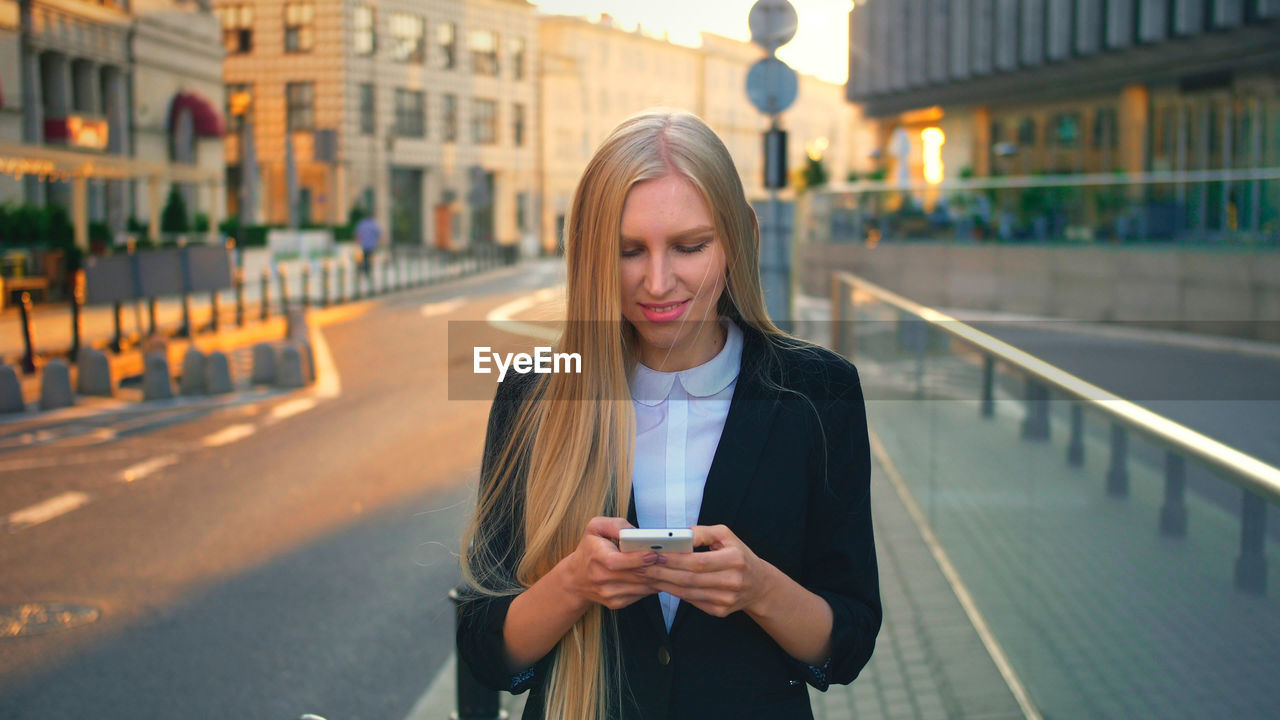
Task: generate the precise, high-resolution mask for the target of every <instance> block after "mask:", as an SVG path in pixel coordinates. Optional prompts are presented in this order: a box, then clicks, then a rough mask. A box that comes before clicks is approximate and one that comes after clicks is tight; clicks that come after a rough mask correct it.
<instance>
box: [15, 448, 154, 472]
mask: <svg viewBox="0 0 1280 720" xmlns="http://www.w3.org/2000/svg"><path fill="white" fill-rule="evenodd" d="M137 455H138V452H137V451H136V450H117V451H115V452H105V453H104V452H92V453H76V454H70V455H68V454H62V455H55V456H52V457H35V458H23V459H21V460H8V461H5V462H0V473H6V472H23V471H27V470H38V469H40V468H50V467H59V466H63V465H76V464H82V463H98V462H107V461H112V460H129V459H132V458H134V457H137Z"/></svg>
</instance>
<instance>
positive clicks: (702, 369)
mask: <svg viewBox="0 0 1280 720" xmlns="http://www.w3.org/2000/svg"><path fill="white" fill-rule="evenodd" d="M720 324H721V325H722V326H727V327H726V335H725V341H724V347H722V348H720V352H718V353H716V356H715V357H713V358H711V359H710V360H708V361H706V362H705V363H702V364H701V365H698V366H696V367H691V368H689V369H688V370H680V371H678V372H659V371H657V370H654V369H652V368H649V367H646V366H645V365H644V364H642V363H639V362H637V363H636V368H635V371H634V372H632V373H631V380H630V386H631V399H632V400H634V401H636V402H638V403H640V404H641V405H648V406H650V407H653V406H655V405H660V404H662V403H663V402H664V401H666V399H667V396H668V395H670V394H671V386H672V385H673V384H674V383H675V381H676V379H677V378H678V379H679V380H680V386H681V387H683V388H684V391H685V392H687V393H689V395H691V396H693V397H711V396H712V395H715V394H716V393H718V392H720V391H721V390H724V389H725V388H727V387H729V384H730V383H732V382H733V381H734V380H735V379H736V378H737V377H738V368H739V367H740V366H741V364H742V331H741V330H739V329H738V326H737V324H736V323H734V322H733V321H732V320H729V319H727V318H720Z"/></svg>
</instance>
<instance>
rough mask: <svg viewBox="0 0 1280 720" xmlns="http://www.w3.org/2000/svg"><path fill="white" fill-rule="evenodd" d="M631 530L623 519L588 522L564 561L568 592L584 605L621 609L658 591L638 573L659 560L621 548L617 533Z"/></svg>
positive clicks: (653, 556)
mask: <svg viewBox="0 0 1280 720" xmlns="http://www.w3.org/2000/svg"><path fill="white" fill-rule="evenodd" d="M629 527H631V523H629V522H627V521H626V520H623V519H622V518H615V517H596V518H592V519H591V522H589V523H587V529H586V532H584V533H583V534H582V540H580V541H579V542H578V547H577V548H575V549H574V551H573V552H572V553H570V554H569V556H568V557H566V558H565V559H564V560H562V561H561V563H562V564H563V569H564V571H565V584H566V590H568V592H569V593H570V594H572V595H573V596H574V597H576V598H578V599H579V600H580V601H581V603H582V604H583V605H584V608H583V609H584V611H585V605H587V604H589V603H597V604H599V605H603V606H605V607H607V608H609V609H610V610H621V609H622V608H624V607H626V606H628V605H630V604H631V603H633V602H635V601H637V600H639V599H640V598H642V597H644V596H645V595H652V594H654V593H655V592H657V591H656V590H654V589H653V587H652V586H651V585H650V583H649V580H648V579H647V578H646V577H644V576H643V575H641V574H639V573H637V572H636V571H637V570H639V569H641V568H644V567H646V566H649V565H652V564H654V563H655V562H657V560H658V555H657V553H654V552H650V551H647V550H639V551H636V552H629V553H624V552H622V551H621V550H619V549H618V531H619V530H621V529H623V528H629Z"/></svg>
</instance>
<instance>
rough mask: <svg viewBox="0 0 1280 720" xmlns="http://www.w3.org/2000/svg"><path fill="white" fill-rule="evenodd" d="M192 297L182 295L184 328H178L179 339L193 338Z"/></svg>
mask: <svg viewBox="0 0 1280 720" xmlns="http://www.w3.org/2000/svg"><path fill="white" fill-rule="evenodd" d="M191 335H192V333H191V295H189V294H187V293H182V327H180V328H178V333H177V336H178V337H184V338H185V337H191Z"/></svg>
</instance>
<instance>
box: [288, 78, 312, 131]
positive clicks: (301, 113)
mask: <svg viewBox="0 0 1280 720" xmlns="http://www.w3.org/2000/svg"><path fill="white" fill-rule="evenodd" d="M315 89H316V86H315V83H309V82H291V83H288V84H287V85H285V86H284V97H285V113H286V116H285V118H286V122H287V124H288V128H289V129H290V130H310V129H311V128H313V127H315V124H316V123H315V110H314V108H315Z"/></svg>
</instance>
